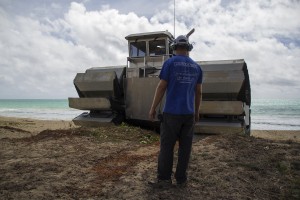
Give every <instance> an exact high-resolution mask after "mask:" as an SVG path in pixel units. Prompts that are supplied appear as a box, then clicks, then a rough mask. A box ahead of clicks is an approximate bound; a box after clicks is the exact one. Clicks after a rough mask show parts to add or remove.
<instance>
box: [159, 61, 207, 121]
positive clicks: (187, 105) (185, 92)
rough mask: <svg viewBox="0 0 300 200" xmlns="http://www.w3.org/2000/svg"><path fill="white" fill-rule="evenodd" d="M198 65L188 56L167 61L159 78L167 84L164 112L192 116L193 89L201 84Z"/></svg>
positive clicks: (200, 71) (200, 73)
mask: <svg viewBox="0 0 300 200" xmlns="http://www.w3.org/2000/svg"><path fill="white" fill-rule="evenodd" d="M202 76H203V75H202V70H201V68H200V65H198V64H197V63H196V62H194V61H193V60H192V59H191V58H190V57H188V56H182V55H177V56H173V57H172V58H170V59H168V60H167V61H166V62H165V63H164V65H163V67H162V70H161V72H160V75H159V78H160V79H163V80H165V81H167V82H168V86H167V93H166V103H165V107H164V112H165V113H169V114H175V115H185V114H194V113H195V109H194V106H195V105H194V104H195V103H194V100H195V88H196V85H197V84H201V83H202Z"/></svg>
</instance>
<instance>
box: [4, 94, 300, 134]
mask: <svg viewBox="0 0 300 200" xmlns="http://www.w3.org/2000/svg"><path fill="white" fill-rule="evenodd" d="M82 112H84V111H80V110H76V109H72V108H69V106H68V100H67V99H8V100H7V99H0V116H7V117H21V118H32V119H42V120H47V119H51V120H72V119H73V118H74V117H76V116H78V115H79V114H81V113H82ZM251 128H252V129H253V130H300V99H253V100H252V105H251Z"/></svg>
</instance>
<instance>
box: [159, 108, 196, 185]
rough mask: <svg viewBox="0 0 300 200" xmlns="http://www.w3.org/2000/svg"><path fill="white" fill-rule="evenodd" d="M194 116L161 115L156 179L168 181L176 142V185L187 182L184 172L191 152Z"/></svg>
mask: <svg viewBox="0 0 300 200" xmlns="http://www.w3.org/2000/svg"><path fill="white" fill-rule="evenodd" d="M193 135H194V115H173V114H167V113H164V114H163V122H162V124H161V130H160V153H159V156H158V179H159V180H170V179H171V175H172V168H173V154H174V146H175V144H176V141H177V140H178V142H179V149H178V163H177V168H176V172H175V179H176V181H177V183H183V182H185V181H186V180H187V173H186V170H187V168H188V163H189V159H190V154H191V150H192V142H193Z"/></svg>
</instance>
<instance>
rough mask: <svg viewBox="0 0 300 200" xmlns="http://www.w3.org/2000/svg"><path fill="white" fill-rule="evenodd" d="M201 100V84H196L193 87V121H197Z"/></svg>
mask: <svg viewBox="0 0 300 200" xmlns="http://www.w3.org/2000/svg"><path fill="white" fill-rule="evenodd" d="M201 101H202V84H197V85H196V88H195V122H198V121H199V114H200V106H201Z"/></svg>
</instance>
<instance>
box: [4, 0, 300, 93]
mask: <svg viewBox="0 0 300 200" xmlns="http://www.w3.org/2000/svg"><path fill="white" fill-rule="evenodd" d="M85 3H87V4H88V3H92V1H87V2H85ZM122 5H123V6H126V5H124V4H122ZM139 5H140V6H142V5H143V4H142V3H140V4H139ZM145 5H147V6H149V4H148V3H147V4H145ZM152 5H153V4H152ZM164 5H166V4H164ZM45 7H46V8H47V6H45V5H42V6H41V8H42V9H45ZM114 7H116V6H115V5H114ZM49 9H50V10H51V9H52V10H53V9H58V10H66V9H65V8H63V7H62V4H59V3H58V2H54V3H51V4H49ZM124 9H125V10H130V9H129V7H128V8H124ZM136 9H138V8H136ZM143 9H145V8H143ZM148 9H153V8H151V6H149V8H148ZM37 10H38V8H37ZM153 10H155V9H153ZM299 10H300V2H299V1H293V0H290V1H286V0H271V1H268V3H265V1H263V0H259V1H227V0H226V1H224V0H223V1H221V0H219V1H218V0H215V1H210V0H184V1H176V35H179V34H185V33H187V32H188V31H189V30H190V29H191V28H193V27H195V28H196V32H195V33H194V34H193V35H192V36H191V40H192V41H195V42H196V45H195V46H194V50H193V52H192V53H191V56H192V57H193V58H195V60H217V59H239V58H244V59H245V60H246V62H247V64H248V69H249V73H250V79H251V85H252V92H253V97H254V98H260V97H275V98H286V97H294V98H296V97H297V98H300V92H299V89H300V88H299V85H300V81H299V78H298V77H299V75H300V72H299V63H300V57H299V55H300V48H299V45H300V44H299V38H300V21H299V20H298V19H299V18H300V14H299V12H298V11H299ZM47 12H48V11H47ZM47 12H45V13H47ZM35 16H36V15H35V14H31V15H30V14H29V15H28V16H25V15H13V16H12V14H11V13H8V12H7V11H4V10H3V9H1V8H0V26H1V30H0V52H1V59H0V69H1V74H0V82H1V84H0V91H1V93H0V98H66V97H68V96H76V92H75V89H74V87H73V83H72V82H73V78H74V77H75V75H76V73H78V72H84V71H85V70H86V69H87V68H89V67H92V66H107V65H124V64H126V57H127V42H126V40H125V38H124V37H125V36H126V35H128V34H131V33H138V32H145V31H160V30H169V31H170V32H172V33H173V1H169V4H168V7H167V8H166V9H164V10H156V11H155V14H154V15H153V16H152V17H144V16H141V15H137V14H135V12H130V11H129V12H127V13H124V10H123V12H120V11H119V10H117V9H114V8H111V7H110V6H109V5H108V4H107V5H106V6H104V5H102V7H101V8H99V9H98V10H97V9H96V10H91V9H89V10H88V9H87V8H86V5H85V4H82V3H74V2H73V3H71V4H70V5H69V8H68V10H67V12H65V13H64V14H61V15H60V16H63V17H58V18H54V17H53V16H52V15H51V17H48V16H47V15H45V16H43V17H40V15H38V16H39V17H35Z"/></svg>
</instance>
